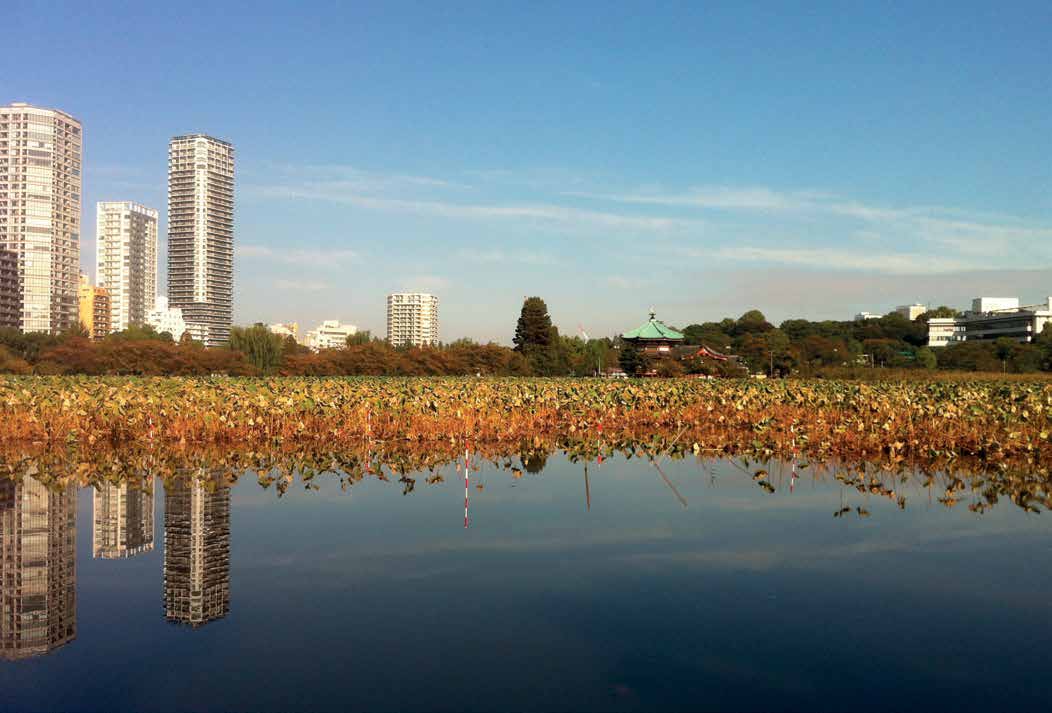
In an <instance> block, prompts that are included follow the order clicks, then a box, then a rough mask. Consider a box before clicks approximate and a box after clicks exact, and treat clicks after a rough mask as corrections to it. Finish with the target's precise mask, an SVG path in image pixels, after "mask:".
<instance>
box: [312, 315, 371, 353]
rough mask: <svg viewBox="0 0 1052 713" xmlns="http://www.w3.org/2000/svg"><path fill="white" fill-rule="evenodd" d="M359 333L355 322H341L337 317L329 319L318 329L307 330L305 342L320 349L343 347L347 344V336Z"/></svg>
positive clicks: (314, 348)
mask: <svg viewBox="0 0 1052 713" xmlns="http://www.w3.org/2000/svg"><path fill="white" fill-rule="evenodd" d="M357 333H358V327H356V326H354V325H353V324H340V321H339V320H337V319H327V320H325V321H324V322H322V323H321V324H320V325H318V327H317V329H312V330H311V331H309V332H307V338H306V340H304V344H306V345H307V346H308V347H310V348H311V349H313V350H314V351H318V350H319V349H341V348H343V347H345V346H346V345H347V337H352V336H354V335H355V334H357Z"/></svg>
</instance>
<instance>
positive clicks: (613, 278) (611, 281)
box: [604, 275, 648, 290]
mask: <svg viewBox="0 0 1052 713" xmlns="http://www.w3.org/2000/svg"><path fill="white" fill-rule="evenodd" d="M604 282H606V284H607V286H609V287H613V288H614V289H618V290H638V289H642V288H643V287H646V286H647V284H648V283H647V281H646V280H641V279H639V278H637V277H624V276H623V275H609V276H607V277H606V279H605V280H604Z"/></svg>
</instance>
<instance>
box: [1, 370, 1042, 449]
mask: <svg viewBox="0 0 1052 713" xmlns="http://www.w3.org/2000/svg"><path fill="white" fill-rule="evenodd" d="M1050 431H1052V384H1050V383H1048V382H1025V381H1005V382H1001V381H976V382H938V381H934V382H925V383H916V382H913V383H907V382H885V383H871V384H863V383H853V382H842V381H807V380H785V381H758V380H706V379H653V380H630V381H603V380H595V379H586V380H582V379H577V380H575V379H485V378H448V379H441V378H438V379H436V378H273V379H258V378H226V377H217V378H128V377H112V378H105V377H102V378H98V377H0V445H3V446H5V447H6V448H10V447H15V448H18V447H23V446H29V445H31V444H35V445H36V446H44V447H54V446H56V445H58V444H63V445H64V446H67V447H69V446H78V447H82V448H83V447H89V448H99V447H103V446H114V447H119V446H127V445H136V446H142V445H143V444H156V445H165V444H196V445H213V446H222V445H231V444H237V446H238V447H241V448H245V447H254V446H258V447H260V448H274V447H278V446H281V447H292V446H295V447H304V446H308V445H310V444H314V445H318V444H323V445H325V446H326V447H331V448H340V447H348V448H351V447H358V446H360V445H361V444H363V443H367V442H368V443H373V442H387V443H393V442H402V443H414V444H419V445H427V444H431V445H432V446H437V445H438V444H443V445H457V444H465V443H467V444H474V445H475V446H477V447H481V446H485V447H489V448H494V447H497V446H499V445H500V444H507V445H509V446H510V447H513V448H514V447H518V445H519V444H522V443H524V442H530V441H533V440H536V439H545V440H551V439H560V438H562V439H575V440H582V441H587V440H589V439H591V438H593V437H596V438H604V439H610V440H613V441H618V440H621V441H632V442H642V443H645V442H648V441H651V440H657V439H660V440H662V441H663V442H666V443H667V444H668V445H670V446H671V445H675V446H677V447H688V448H690V449H692V450H694V451H695V452H706V453H714V452H727V453H754V454H760V455H767V456H771V455H773V456H780V457H790V456H791V455H793V454H797V453H800V454H806V455H808V456H811V457H816V458H829V457H843V458H858V459H865V458H872V457H875V456H878V455H879V456H880V457H883V458H890V459H892V460H894V459H906V458H929V459H930V458H938V459H944V458H951V459H952V458H956V457H963V456H968V457H973V458H976V457H977V458H981V459H983V460H987V461H995V460H997V459H998V458H1007V457H1011V458H1013V459H1019V458H1022V459H1025V460H1027V461H1031V462H1035V463H1038V462H1042V461H1045V462H1047V460H1048V458H1049V457H1050V456H1052V441H1050V440H1049V433H1050ZM659 434H660V435H659ZM458 447H459V445H458Z"/></svg>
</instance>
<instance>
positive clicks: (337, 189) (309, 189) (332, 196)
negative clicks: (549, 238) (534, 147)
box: [257, 181, 700, 232]
mask: <svg viewBox="0 0 1052 713" xmlns="http://www.w3.org/2000/svg"><path fill="white" fill-rule="evenodd" d="M257 191H258V193H259V195H260V196H262V197H264V198H268V199H277V200H321V201H327V202H331V203H339V204H343V205H351V206H355V207H357V208H367V209H370V210H378V211H385V212H390V213H402V214H411V215H423V216H431V217H437V218H447V219H453V220H472V221H479V220H488V221H494V220H510V221H533V222H536V223H547V224H554V225H562V226H580V227H593V228H596V227H598V228H606V229H613V230H635V231H643V232H667V231H672V230H676V229H685V228H690V227H699V226H700V221H697V220H687V219H681V218H672V217H665V216H640V215H626V214H623V213H609V212H603V211H595V210H584V209H580V208H572V207H568V206H561V205H555V204H550V203H492V204H486V203H462V202H455V201H448V200H419V199H405V198H385V197H378V196H370V195H364V194H361V193H358V192H356V191H355V189H354V186H353V185H349V184H346V183H344V182H341V181H335V182H331V183H314V184H308V185H301V186H262V187H258V188H257Z"/></svg>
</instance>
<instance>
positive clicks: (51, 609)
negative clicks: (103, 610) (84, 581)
mask: <svg viewBox="0 0 1052 713" xmlns="http://www.w3.org/2000/svg"><path fill="white" fill-rule="evenodd" d="M76 518H77V491H76V488H74V487H73V486H67V487H65V488H56V489H49V488H48V487H47V486H45V485H44V484H43V483H41V482H40V481H38V480H35V479H33V478H24V479H23V480H21V481H18V482H16V481H14V480H8V479H7V478H0V659H24V658H29V657H31V656H41V655H43V654H47V653H50V652H51V651H53V650H54V649H56V648H58V647H60V646H62V645H64V644H67V643H69V642H70V641H72V640H73V639H74V637H76V635H77V562H76V553H77V519H76Z"/></svg>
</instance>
